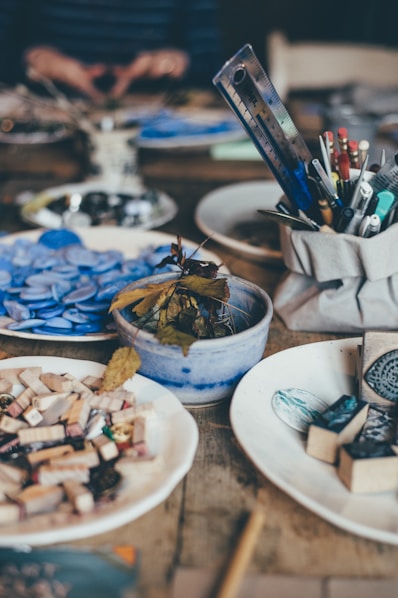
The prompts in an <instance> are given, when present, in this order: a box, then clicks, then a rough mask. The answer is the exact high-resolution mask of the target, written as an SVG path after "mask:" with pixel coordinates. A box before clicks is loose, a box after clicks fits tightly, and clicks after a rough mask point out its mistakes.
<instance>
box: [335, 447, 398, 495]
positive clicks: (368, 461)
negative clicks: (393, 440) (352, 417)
mask: <svg viewBox="0 0 398 598" xmlns="http://www.w3.org/2000/svg"><path fill="white" fill-rule="evenodd" d="M339 457H340V458H339V465H338V468H337V474H338V476H339V478H340V479H341V481H342V482H343V483H344V484H345V486H347V488H348V489H349V490H351V492H386V491H389V490H397V489H398V455H397V454H396V453H395V452H394V451H393V449H392V448H391V445H390V444H389V443H388V442H371V441H368V442H352V443H348V444H343V445H342V446H341V449H340V456H339Z"/></svg>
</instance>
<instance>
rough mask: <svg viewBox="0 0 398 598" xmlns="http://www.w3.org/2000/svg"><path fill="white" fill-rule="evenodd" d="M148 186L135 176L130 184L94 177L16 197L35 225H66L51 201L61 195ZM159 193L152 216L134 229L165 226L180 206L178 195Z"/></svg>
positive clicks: (127, 190) (24, 215)
mask: <svg viewBox="0 0 398 598" xmlns="http://www.w3.org/2000/svg"><path fill="white" fill-rule="evenodd" d="M144 190H147V189H146V188H145V187H143V186H142V185H141V184H140V182H139V181H138V180H137V181H134V180H131V181H130V183H129V185H126V186H125V187H123V186H118V185H113V184H111V183H107V182H106V181H103V180H97V181H96V180H92V181H87V182H83V183H68V184H65V185H60V186H58V187H50V188H48V189H44V190H43V191H40V192H39V193H35V194H33V195H32V197H30V198H29V199H28V200H27V201H26V200H25V199H24V198H25V197H26V195H27V194H26V192H25V193H21V194H20V196H19V197H17V198H16V203H22V207H21V218H22V220H24V221H25V222H27V223H28V224H33V225H34V226H43V227H46V228H62V226H64V224H63V222H62V218H61V216H60V215H59V214H57V213H56V212H54V211H53V210H52V209H51V205H50V204H51V202H53V201H54V200H56V199H58V198H61V197H63V196H65V195H70V194H72V193H81V194H86V193H91V192H93V191H98V192H104V193H109V194H111V193H128V194H134V193H140V192H142V191H144ZM156 193H157V196H158V203H157V204H156V206H155V209H154V210H153V213H152V214H150V217H149V218H148V219H147V220H145V221H144V222H141V223H139V224H137V225H134V226H131V227H128V228H130V230H131V229H132V228H133V229H134V230H136V229H140V230H146V229H150V228H156V227H158V226H162V224H165V223H166V222H169V221H170V220H172V219H173V218H174V216H175V215H176V214H177V211H178V208H177V204H176V202H175V201H174V199H172V198H171V197H169V196H168V195H167V194H166V193H164V192H163V191H158V190H157V191H156ZM120 228H122V227H120Z"/></svg>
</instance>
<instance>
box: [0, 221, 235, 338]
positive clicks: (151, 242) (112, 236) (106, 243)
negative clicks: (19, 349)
mask: <svg viewBox="0 0 398 598" xmlns="http://www.w3.org/2000/svg"><path fill="white" fill-rule="evenodd" d="M43 232H44V229H35V230H32V231H25V232H21V233H14V234H10V235H7V236H5V237H1V239H0V244H3V243H8V244H10V245H11V244H13V243H15V241H16V240H17V239H29V240H31V241H36V240H37V239H38V238H39V237H40V235H41V234H43ZM75 232H76V233H77V234H78V235H79V237H80V239H81V240H82V242H83V244H84V245H85V247H88V248H89V249H93V250H96V251H106V250H108V249H116V250H118V251H121V252H123V255H124V258H125V259H130V258H135V257H137V256H138V255H139V254H140V253H141V251H143V250H144V249H147V248H149V247H153V248H155V247H158V246H162V245H168V244H169V245H171V243H175V242H176V240H177V237H176V235H169V234H167V233H163V232H159V231H150V230H149V231H142V230H135V229H134V231H133V230H131V229H128V228H123V227H118V226H109V227H108V226H99V227H88V228H80V229H75ZM183 247H185V248H187V250H192V252H193V251H194V250H195V249H197V247H198V245H197V244H196V243H193V242H192V241H189V240H187V239H183ZM187 255H190V254H189V253H188V251H187ZM200 257H201V259H204V260H208V261H213V262H216V264H220V263H221V259H220V258H219V257H218V256H217V255H215V254H214V253H212V252H211V251H207V250H206V249H204V248H201V249H200ZM220 272H228V269H227V268H226V267H224V266H222V267H221V268H220ZM0 335H4V336H13V337H17V338H28V339H35V340H43V341H58V342H65V341H68V342H84V341H86V342H91V341H104V340H109V339H111V338H116V333H106V334H101V333H93V334H85V335H84V336H68V335H65V336H61V335H57V336H55V335H45V334H34V333H31V332H26V331H23V330H8V328H4V327H3V325H2V320H1V317H0Z"/></svg>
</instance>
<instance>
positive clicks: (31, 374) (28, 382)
mask: <svg viewBox="0 0 398 598" xmlns="http://www.w3.org/2000/svg"><path fill="white" fill-rule="evenodd" d="M36 372H37V370H33V369H32V368H27V369H25V370H23V371H22V372H20V373H19V376H18V377H19V380H20V381H21V382H22V384H24V386H28V387H29V388H31V389H32V390H33V391H34V392H35V393H36V394H37V395H39V394H45V393H49V392H50V389H49V388H48V386H46V385H45V384H43V382H42V381H41V380H40V378H39V376H38V375H37V373H36ZM39 375H40V374H39Z"/></svg>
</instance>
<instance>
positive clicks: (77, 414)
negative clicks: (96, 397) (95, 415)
mask: <svg viewBox="0 0 398 598" xmlns="http://www.w3.org/2000/svg"><path fill="white" fill-rule="evenodd" d="M90 411H91V405H90V402H89V401H86V400H84V399H79V400H77V401H75V402H74V403H73V405H72V407H71V409H70V411H69V413H68V419H67V422H66V433H67V435H68V436H82V435H83V434H84V430H85V428H86V425H87V422H88V418H89V415H90Z"/></svg>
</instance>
